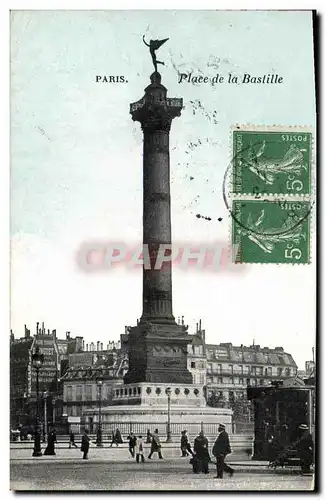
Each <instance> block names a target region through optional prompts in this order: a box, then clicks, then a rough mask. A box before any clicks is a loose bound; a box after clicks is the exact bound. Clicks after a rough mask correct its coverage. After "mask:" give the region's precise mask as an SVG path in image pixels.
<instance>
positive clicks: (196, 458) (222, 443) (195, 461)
mask: <svg viewBox="0 0 326 500" xmlns="http://www.w3.org/2000/svg"><path fill="white" fill-rule="evenodd" d="M218 432H219V435H218V437H217V439H216V441H215V443H214V446H213V449H212V455H214V456H215V459H216V462H215V463H216V473H217V475H216V478H217V479H222V478H223V472H228V473H229V475H230V476H233V474H234V470H233V469H232V468H231V467H230V466H229V465H227V464H226V463H225V457H226V455H228V454H229V453H231V447H230V440H229V435H228V433H227V432H226V430H225V425H224V424H219V427H218ZM189 455H192V458H191V460H190V463H191V464H192V469H193V472H194V474H199V473H200V472H203V473H204V474H208V473H209V470H208V467H209V465H208V464H209V463H210V462H212V460H211V457H210V454H209V449H208V439H207V438H206V437H205V435H204V432H203V431H201V432H200V433H199V436H197V437H196V438H195V441H194V447H193V449H192V448H191V446H190V443H189V439H188V436H187V431H182V433H181V456H182V457H185V456H189Z"/></svg>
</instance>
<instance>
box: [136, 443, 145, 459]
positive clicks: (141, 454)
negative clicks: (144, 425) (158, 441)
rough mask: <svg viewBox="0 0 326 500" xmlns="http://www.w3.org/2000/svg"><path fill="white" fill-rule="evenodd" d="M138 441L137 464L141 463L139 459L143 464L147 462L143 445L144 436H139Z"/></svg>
mask: <svg viewBox="0 0 326 500" xmlns="http://www.w3.org/2000/svg"><path fill="white" fill-rule="evenodd" d="M136 441H137V448H136V462H137V464H138V463H139V459H141V461H142V463H144V462H145V457H144V445H143V436H138V439H136Z"/></svg>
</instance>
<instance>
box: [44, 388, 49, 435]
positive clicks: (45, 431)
mask: <svg viewBox="0 0 326 500" xmlns="http://www.w3.org/2000/svg"><path fill="white" fill-rule="evenodd" d="M43 399H44V421H43V443H46V441H47V435H48V411H47V410H48V404H47V403H48V392H47V391H44V392H43Z"/></svg>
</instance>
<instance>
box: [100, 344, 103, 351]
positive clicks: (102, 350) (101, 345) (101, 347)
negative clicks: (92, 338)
mask: <svg viewBox="0 0 326 500" xmlns="http://www.w3.org/2000/svg"><path fill="white" fill-rule="evenodd" d="M100 345H101V351H103V342H101V344H100Z"/></svg>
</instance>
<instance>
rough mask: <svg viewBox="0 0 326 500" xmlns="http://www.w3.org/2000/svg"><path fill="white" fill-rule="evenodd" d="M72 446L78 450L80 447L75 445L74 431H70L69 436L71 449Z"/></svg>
mask: <svg viewBox="0 0 326 500" xmlns="http://www.w3.org/2000/svg"><path fill="white" fill-rule="evenodd" d="M72 446H74V447H75V448H78V446H77V445H76V443H75V434H74V433H73V432H72V431H70V434H69V448H71V447H72Z"/></svg>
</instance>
